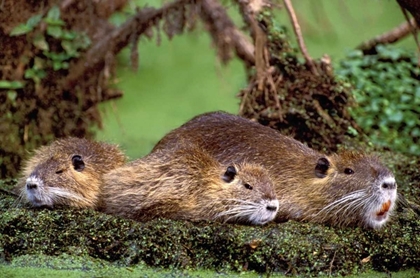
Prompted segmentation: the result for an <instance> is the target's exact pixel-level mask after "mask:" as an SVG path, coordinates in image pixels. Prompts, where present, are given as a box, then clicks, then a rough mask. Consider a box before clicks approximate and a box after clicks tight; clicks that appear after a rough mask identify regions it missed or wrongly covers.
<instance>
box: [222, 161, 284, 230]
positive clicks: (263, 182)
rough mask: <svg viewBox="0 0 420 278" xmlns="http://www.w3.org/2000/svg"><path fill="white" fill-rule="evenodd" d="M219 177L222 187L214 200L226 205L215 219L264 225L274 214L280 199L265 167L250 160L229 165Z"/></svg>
mask: <svg viewBox="0 0 420 278" xmlns="http://www.w3.org/2000/svg"><path fill="white" fill-rule="evenodd" d="M222 180H223V182H224V183H225V184H224V185H222V187H224V188H225V189H224V190H222V191H220V192H221V194H219V195H220V196H219V197H218V198H216V199H215V200H214V201H215V202H220V203H223V204H225V205H226V209H225V211H223V212H221V213H219V214H217V215H216V218H219V219H220V220H222V221H225V222H235V223H247V224H252V225H263V224H265V223H267V222H269V221H271V220H273V219H274V218H275V217H276V214H277V211H278V209H279V202H278V200H277V198H276V194H275V191H274V186H273V183H272V181H271V179H270V177H269V175H268V172H267V171H265V169H264V168H262V167H261V166H258V165H255V164H249V163H241V164H236V165H232V166H228V167H227V168H226V171H225V173H224V174H223V177H222Z"/></svg>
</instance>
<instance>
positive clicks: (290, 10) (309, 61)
mask: <svg viewBox="0 0 420 278" xmlns="http://www.w3.org/2000/svg"><path fill="white" fill-rule="evenodd" d="M283 1H284V5H285V6H286V10H287V12H288V14H289V16H290V20H291V21H292V25H293V30H294V31H295V35H296V38H297V41H298V44H299V48H300V51H301V52H302V54H303V57H304V58H305V60H306V63H307V64H308V65H309V68H310V69H311V71H312V73H313V74H315V75H318V71H317V69H316V67H315V64H314V62H313V60H312V58H311V56H309V53H308V50H307V48H306V45H305V42H304V40H303V36H302V32H301V30H300V26H299V22H298V20H297V17H296V13H295V10H294V9H293V5H292V2H291V1H290V0H283Z"/></svg>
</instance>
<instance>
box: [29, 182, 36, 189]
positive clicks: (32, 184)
mask: <svg viewBox="0 0 420 278" xmlns="http://www.w3.org/2000/svg"><path fill="white" fill-rule="evenodd" d="M37 187H38V185H37V184H36V183H27V184H26V188H27V189H36V188H37Z"/></svg>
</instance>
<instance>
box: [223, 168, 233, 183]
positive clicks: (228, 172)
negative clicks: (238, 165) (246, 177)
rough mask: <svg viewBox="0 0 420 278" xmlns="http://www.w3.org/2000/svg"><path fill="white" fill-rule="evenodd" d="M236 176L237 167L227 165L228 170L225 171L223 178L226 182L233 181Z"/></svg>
mask: <svg viewBox="0 0 420 278" xmlns="http://www.w3.org/2000/svg"><path fill="white" fill-rule="evenodd" d="M235 176H236V169H235V167H233V166H229V167H227V169H226V172H225V173H224V175H223V178H222V179H223V180H224V181H225V182H231V181H233V179H235Z"/></svg>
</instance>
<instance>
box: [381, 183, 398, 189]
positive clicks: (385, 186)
mask: <svg viewBox="0 0 420 278" xmlns="http://www.w3.org/2000/svg"><path fill="white" fill-rule="evenodd" d="M395 187H396V183H395V182H384V183H382V188H383V189H395Z"/></svg>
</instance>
